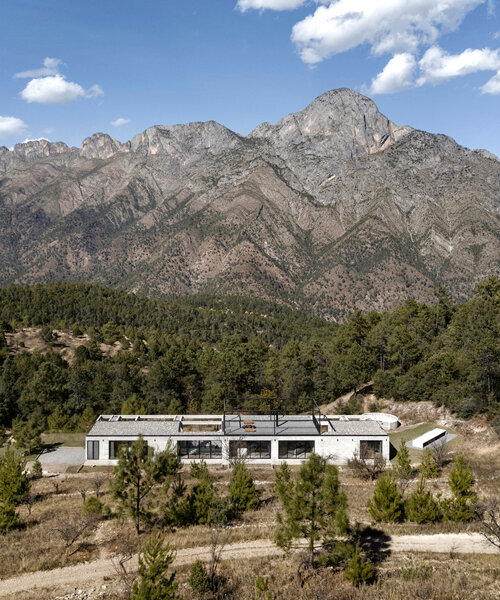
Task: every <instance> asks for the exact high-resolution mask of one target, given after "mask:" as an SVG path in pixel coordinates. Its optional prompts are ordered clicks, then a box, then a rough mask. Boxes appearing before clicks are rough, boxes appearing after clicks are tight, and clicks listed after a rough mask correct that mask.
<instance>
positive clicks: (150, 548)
mask: <svg viewBox="0 0 500 600" xmlns="http://www.w3.org/2000/svg"><path fill="white" fill-rule="evenodd" d="M174 559H175V553H174V552H172V551H171V550H170V546H169V545H168V544H164V542H163V538H162V537H161V535H160V534H158V533H155V534H152V535H151V536H150V537H149V538H148V539H147V541H146V542H145V544H144V546H143V547H142V552H141V554H140V555H139V577H140V579H139V581H136V582H135V583H134V587H133V591H132V596H131V600H182V597H181V596H180V595H179V594H177V587H178V583H177V582H176V581H175V572H173V573H172V574H171V575H167V571H168V568H169V567H170V565H171V564H172V563H173V561H174Z"/></svg>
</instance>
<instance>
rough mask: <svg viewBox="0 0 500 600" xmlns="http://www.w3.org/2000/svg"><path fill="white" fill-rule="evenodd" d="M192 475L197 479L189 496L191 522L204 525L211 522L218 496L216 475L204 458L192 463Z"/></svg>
mask: <svg viewBox="0 0 500 600" xmlns="http://www.w3.org/2000/svg"><path fill="white" fill-rule="evenodd" d="M191 477H194V478H195V479H196V480H197V482H196V483H195V484H194V486H193V487H192V489H191V491H190V493H189V496H188V500H189V506H190V510H191V522H193V523H197V524H200V525H203V524H205V523H209V522H210V511H211V507H212V506H213V504H214V502H215V501H216V498H217V490H216V488H215V485H214V477H213V475H212V474H211V473H210V471H209V470H208V467H207V464H206V462H205V461H204V460H202V461H200V462H199V463H191Z"/></svg>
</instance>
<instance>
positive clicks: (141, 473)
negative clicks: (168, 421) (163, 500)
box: [111, 436, 181, 534]
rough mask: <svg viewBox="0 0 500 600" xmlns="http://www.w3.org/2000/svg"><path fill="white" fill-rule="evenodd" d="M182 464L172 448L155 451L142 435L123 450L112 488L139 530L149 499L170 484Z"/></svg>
mask: <svg viewBox="0 0 500 600" xmlns="http://www.w3.org/2000/svg"><path fill="white" fill-rule="evenodd" d="M180 466H181V465H180V461H179V459H178V458H177V456H176V455H175V454H174V453H173V452H172V451H171V450H170V449H169V448H167V449H166V450H164V451H163V452H159V453H157V454H153V452H152V451H151V449H150V448H148V444H147V442H146V441H145V440H144V439H143V438H142V436H139V439H137V440H136V441H135V442H133V443H132V444H131V445H130V447H129V448H126V449H124V450H123V451H122V452H121V454H120V459H119V462H118V465H117V466H116V467H115V470H114V479H113V482H112V484H111V492H112V495H113V498H114V499H115V500H118V502H119V503H120V510H121V511H125V512H128V513H129V514H130V516H131V517H132V518H133V519H134V520H135V528H136V531H137V533H138V534H139V532H140V523H141V519H142V518H143V517H145V516H146V511H145V509H144V501H145V499H146V498H148V497H151V496H153V495H154V493H155V491H160V488H161V487H163V488H166V487H167V486H168V485H169V484H170V483H171V481H172V479H173V477H174V476H175V474H176V473H177V472H178V471H179V469H180Z"/></svg>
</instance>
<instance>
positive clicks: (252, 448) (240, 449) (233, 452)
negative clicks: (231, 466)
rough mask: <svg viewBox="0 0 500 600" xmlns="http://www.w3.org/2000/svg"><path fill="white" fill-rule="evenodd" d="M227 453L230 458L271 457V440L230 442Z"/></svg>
mask: <svg viewBox="0 0 500 600" xmlns="http://www.w3.org/2000/svg"><path fill="white" fill-rule="evenodd" d="M229 455H230V456H231V458H271V442H267V441H262V440H256V441H255V442H254V441H252V442H241V441H238V442H230V443H229Z"/></svg>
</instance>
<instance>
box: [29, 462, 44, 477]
mask: <svg viewBox="0 0 500 600" xmlns="http://www.w3.org/2000/svg"><path fill="white" fill-rule="evenodd" d="M42 475H43V469H42V464H41V462H40V461H39V460H38V458H37V459H35V460H34V461H33V464H32V465H31V476H32V477H33V479H39V478H40V477H42Z"/></svg>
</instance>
